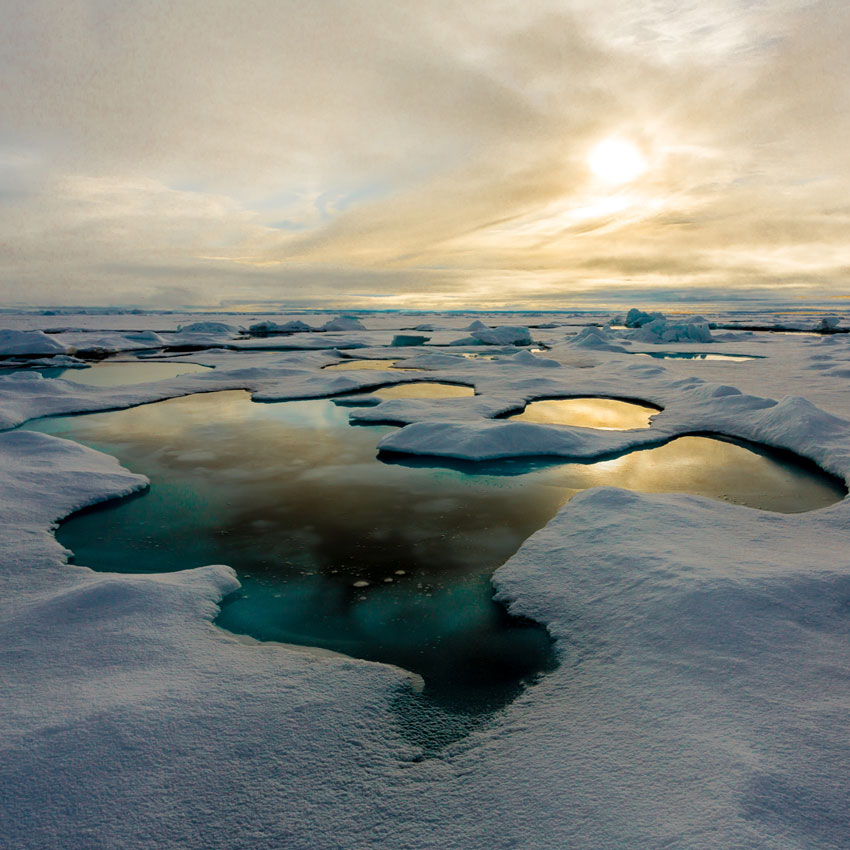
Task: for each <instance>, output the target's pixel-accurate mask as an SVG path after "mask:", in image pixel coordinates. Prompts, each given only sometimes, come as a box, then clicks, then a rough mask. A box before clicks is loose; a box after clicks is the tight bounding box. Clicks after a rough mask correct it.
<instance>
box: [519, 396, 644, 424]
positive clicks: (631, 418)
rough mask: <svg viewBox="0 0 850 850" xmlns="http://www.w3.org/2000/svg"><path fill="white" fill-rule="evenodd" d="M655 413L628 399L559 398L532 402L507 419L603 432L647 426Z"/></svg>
mask: <svg viewBox="0 0 850 850" xmlns="http://www.w3.org/2000/svg"><path fill="white" fill-rule="evenodd" d="M656 413H658V410H657V409H656V408H654V407H645V406H644V405H640V404H635V403H633V402H628V401H617V400H615V399H610V398H563V399H543V400H541V401H532V402H530V403H529V404H528V405H526V408H525V410H524V411H523V412H522V413H519V414H517V415H516V416H511V417H510V418H511V421H514V422H516V421H519V422H536V423H538V424H541V425H576V426H579V427H582V428H599V429H601V430H605V431H628V430H630V429H631V428H648V427H649V424H650V417H651V416H653V415H654V414H656Z"/></svg>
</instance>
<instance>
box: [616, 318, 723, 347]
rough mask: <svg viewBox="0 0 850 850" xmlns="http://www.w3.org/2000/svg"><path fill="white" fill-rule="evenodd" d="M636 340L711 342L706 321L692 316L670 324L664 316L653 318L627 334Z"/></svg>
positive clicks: (653, 341) (652, 341)
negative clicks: (683, 320)
mask: <svg viewBox="0 0 850 850" xmlns="http://www.w3.org/2000/svg"><path fill="white" fill-rule="evenodd" d="M629 338H630V339H633V340H636V341H638V342H651V343H659V342H713V338H712V336H711V329H710V328H709V326H708V322H707V321H705V319H703V318H702V317H700V316H694V317H692V318H690V319H688V320H687V321H685V322H681V323H676V324H671V323H670V322H669V321H668V320H667V319H666V318H665V317H663V316H662V317H661V318H657V319H653V320H652V321H650V322H647V323H646V324H644V325H641V326H640V327H639V328H637V329H636V330H634V331H632V332H631V333H630V334H629Z"/></svg>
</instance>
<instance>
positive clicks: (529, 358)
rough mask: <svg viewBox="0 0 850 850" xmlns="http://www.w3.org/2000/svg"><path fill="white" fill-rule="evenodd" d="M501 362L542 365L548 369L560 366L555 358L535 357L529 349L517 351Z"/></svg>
mask: <svg viewBox="0 0 850 850" xmlns="http://www.w3.org/2000/svg"><path fill="white" fill-rule="evenodd" d="M501 362H504V363H511V364H513V365H515V366H542V367H544V368H549V369H551V368H553V367H554V368H558V367H560V366H561V364H560V363H559V362H558V361H557V360H551V359H549V358H547V357H535V356H534V355H533V354H532V353H531V352H530V351H518V352H517V353H516V354H513V355H511V356H510V357H507V358H505V359H504V360H503V361H501Z"/></svg>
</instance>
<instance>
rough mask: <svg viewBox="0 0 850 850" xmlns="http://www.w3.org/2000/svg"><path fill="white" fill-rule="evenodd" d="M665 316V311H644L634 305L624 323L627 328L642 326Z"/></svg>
mask: <svg viewBox="0 0 850 850" xmlns="http://www.w3.org/2000/svg"><path fill="white" fill-rule="evenodd" d="M663 318H664V314H663V313H644V312H643V310H638V308H637V307H632V309H631V310H629V312H628V313H627V314H626V320H625V321H624V322H623V324H624V325H625V326H626V327H627V328H642V327H643V326H644V325H648V324H649V323H650V322H654V321H655V320H656V319H663Z"/></svg>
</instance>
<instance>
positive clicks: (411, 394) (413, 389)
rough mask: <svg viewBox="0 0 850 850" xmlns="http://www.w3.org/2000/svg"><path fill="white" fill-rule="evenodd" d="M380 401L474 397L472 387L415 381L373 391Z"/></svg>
mask: <svg viewBox="0 0 850 850" xmlns="http://www.w3.org/2000/svg"><path fill="white" fill-rule="evenodd" d="M372 394H373V395H376V396H378V397H379V398H381V399H390V398H465V397H468V396H473V395H475V390H474V388H473V387H465V386H461V385H460V384H446V383H442V382H438V381H417V382H415V383H411V384H394V385H393V386H391V387H381V388H380V389H377V390H374V391H373V393H372Z"/></svg>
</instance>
